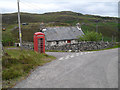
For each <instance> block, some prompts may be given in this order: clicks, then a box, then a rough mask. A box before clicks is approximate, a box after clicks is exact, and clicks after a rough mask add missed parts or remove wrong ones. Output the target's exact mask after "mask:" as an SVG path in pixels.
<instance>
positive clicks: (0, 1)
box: [0, 0, 119, 17]
mask: <svg viewBox="0 0 120 90" xmlns="http://www.w3.org/2000/svg"><path fill="white" fill-rule="evenodd" d="M19 1H20V11H21V12H29V13H39V14H42V13H46V12H56V11H73V12H78V13H82V14H91V15H99V16H110V17H118V1H119V0H19ZM0 12H2V13H14V12H17V0H0Z"/></svg>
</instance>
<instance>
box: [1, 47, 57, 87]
mask: <svg viewBox="0 0 120 90" xmlns="http://www.w3.org/2000/svg"><path fill="white" fill-rule="evenodd" d="M5 52H6V54H5V55H4V56H3V57H2V68H3V70H2V80H3V81H2V83H3V88H10V87H12V86H14V85H15V83H16V82H18V81H20V80H22V79H24V78H25V77H26V76H28V75H29V74H30V72H31V70H34V69H35V68H36V67H37V66H42V65H44V64H46V63H48V62H50V61H52V60H54V59H56V58H55V57H53V56H49V55H47V54H39V53H37V52H33V51H30V50H23V51H21V50H20V49H6V48H5Z"/></svg>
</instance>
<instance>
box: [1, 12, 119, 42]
mask: <svg viewBox="0 0 120 90" xmlns="http://www.w3.org/2000/svg"><path fill="white" fill-rule="evenodd" d="M117 21H118V18H115V17H101V16H95V15H83V14H81V13H76V12H71V11H62V12H50V13H44V14H31V13H21V23H28V25H26V26H22V33H23V41H33V39H32V38H33V37H32V36H33V33H34V32H36V31H39V30H40V29H39V28H40V23H41V22H44V23H45V26H75V25H76V23H78V22H79V23H80V24H82V30H83V32H84V33H85V32H86V31H87V30H89V31H96V25H98V32H99V33H102V34H103V36H104V40H105V41H111V39H112V36H113V37H114V39H115V38H117V33H118V31H117V27H118V22H117ZM3 26H4V27H8V26H9V27H10V26H11V28H8V29H12V33H13V36H14V38H15V39H16V40H18V38H16V37H18V30H17V29H14V30H13V27H12V26H14V27H15V26H17V13H12V14H3ZM6 31H7V30H6ZM3 34H4V33H3Z"/></svg>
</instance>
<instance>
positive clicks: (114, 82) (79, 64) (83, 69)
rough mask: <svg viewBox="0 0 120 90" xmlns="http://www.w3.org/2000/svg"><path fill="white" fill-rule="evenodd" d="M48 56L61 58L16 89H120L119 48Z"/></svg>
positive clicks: (47, 65)
mask: <svg viewBox="0 0 120 90" xmlns="http://www.w3.org/2000/svg"><path fill="white" fill-rule="evenodd" d="M47 54H49V55H53V56H55V57H57V59H56V60H54V61H52V62H50V63H48V64H46V65H44V66H40V67H38V68H37V69H36V70H35V71H33V72H32V73H31V75H30V76H29V77H28V78H27V79H25V80H23V81H21V82H19V83H17V84H16V86H15V87H14V88H118V49H110V50H103V51H91V52H78V53H77V52H74V53H71V52H47Z"/></svg>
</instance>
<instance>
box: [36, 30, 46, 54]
mask: <svg viewBox="0 0 120 90" xmlns="http://www.w3.org/2000/svg"><path fill="white" fill-rule="evenodd" d="M34 51H36V52H39V53H45V34H44V33H41V32H36V33H35V34H34Z"/></svg>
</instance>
